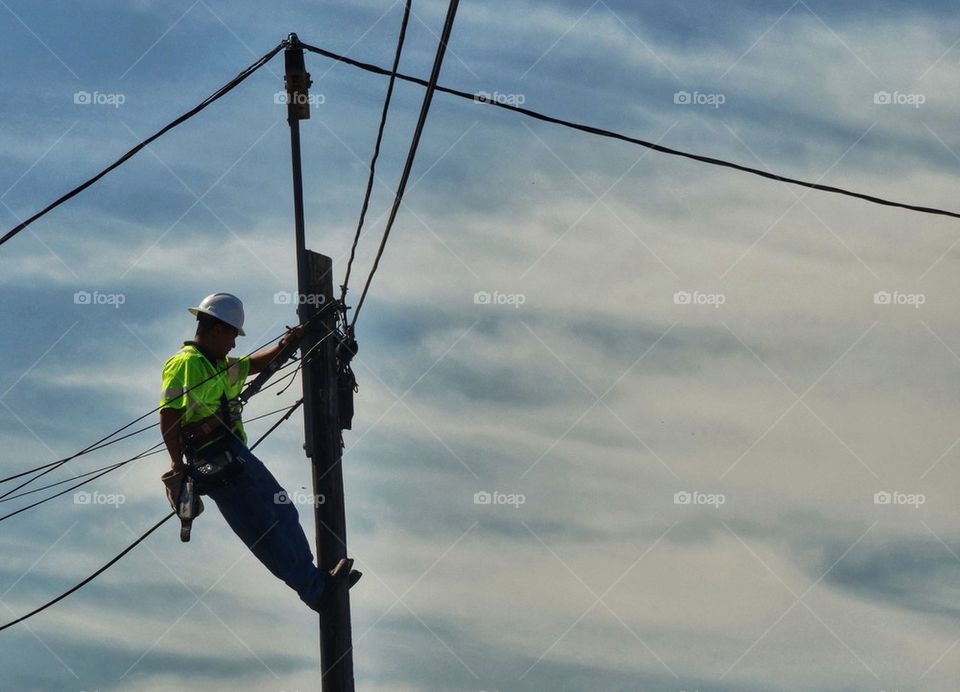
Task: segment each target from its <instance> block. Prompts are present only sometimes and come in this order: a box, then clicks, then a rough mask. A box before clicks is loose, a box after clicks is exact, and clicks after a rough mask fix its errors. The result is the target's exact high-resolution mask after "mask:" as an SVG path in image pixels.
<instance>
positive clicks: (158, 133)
mask: <svg viewBox="0 0 960 692" xmlns="http://www.w3.org/2000/svg"><path fill="white" fill-rule="evenodd" d="M286 45H287V41H281V42H280V43H279V44H278V45H277V46H276V47H275V48H273V49H271V50H270V51H269V52H267V53H266V54H264V55H263V56H262V57H261V58H259V59H258V60H257V61H256V62H254V63H253V64H251V65H250V66H249V67H247V68H246V69H244V70H243V71H241V72H240V73H239V74H237V76H236V77H234V78H233V79H231V80H230V81H229V82H227V83H226V84H224V85H223V86H222V87H220V88H219V89H217V90H216V91H214V92H213V93H212V94H210V96H208V97H207V98H205V99H204V100H203V101H201V102H200V103H199V104H198V105H196V106H194V107H193V108H191V109H190V110H189V111H187V112H186V113H184V114H183V115H181V116H180V117H179V118H177V119H176V120H174V121H172V122H170V123H168V124H167V125H164V126H163V127H162V128H160V129H159V130H157V131H156V132H155V133H153V134H152V135H150V136H149V137H147V138H146V139H145V140H143V141H141V142H140V143H139V144H137V145H136V146H135V147H133V148H132V149H130V150H129V151H127V153H125V154H124V155H123V156H121V157H120V158H119V159H117V160H116V161H114V162H113V163H111V164H110V165H109V166H107V167H106V168H104V169H103V170H102V171H100V172H99V173H97V174H96V175H95V176H93V177H92V178H90V179H88V180H87V181H86V182H83V183H81V184H80V185H78V186H77V187H75V188H73V189H72V190H70V192H68V193H66V194H65V195H63V196H62V197H60V198H59V199H57V200H54V201H53V202H51V203H50V204H48V205H47V206H46V207H44V208H43V209H41V210H40V211H38V212H37V213H36V214H34V215H33V216H31V217H30V218H29V219H27V220H26V221H21V222H20V223H19V224H18V225H16V226H14V227H13V228H11V229H10V230H9V231H7V232H6V233H5V234H4V235H3V237H2V238H0V245H3V244H4V243H5V242H7V241H8V240H10V239H11V238H12V237H13V236H15V235H16V234H17V233H19V232H20V231H22V230H23V229H25V228H26V227H27V226H29V225H30V224H32V223H33V222H34V221H36V220H37V219H39V218H40V217H41V216H43V215H44V214H46V213H47V212H49V211H52V210H53V209H55V208H57V207H58V206H60V205H61V204H63V203H64V202H66V201H67V200H69V199H71V198H72V197H75V196H76V195H78V194H80V193H81V192H83V191H84V190H86V189H87V188H88V187H90V186H91V185H93V184H94V183H95V182H97V181H98V180H100V178H102V177H103V176H105V175H106V174H107V173H109V172H110V171H112V170H113V169H115V168H117V167H119V166H120V165H121V164H123V163H124V162H126V161H127V160H128V159H130V158H132V157H133V156H134V155H135V154H137V153H138V152H139V151H140V150H142V149H144V148H145V147H147V146H148V145H149V144H150V143H151V142H153V141H154V140H156V139H159V138H160V137H161V136H163V135H164V134H165V133H167V132H169V131H170V130H172V129H173V128H175V127H176V126H177V125H180V124H181V123H184V122H186V121H187V120H189V119H190V118H192V117H193V116H195V115H196V114H197V113H199V112H200V111H202V110H203V109H204V108H206V107H207V106H209V105H210V104H211V103H213V102H214V101H216V100H217V99H219V98H220V97H221V96H224V95H226V94H228V93H229V92H230V91H232V90H233V89H234V87H236V86H237V85H238V84H240V83H241V82H243V81H244V80H245V79H246V78H247V77H249V76H250V75H252V74H253V73H254V72H256V71H257V70H259V69H260V68H261V67H263V66H264V65H266V64H267V63H268V62H270V60H271V58H273V56H274V55H276V54H277V53H279V52H280V51H281V50H283V48H284V47H285V46H286Z"/></svg>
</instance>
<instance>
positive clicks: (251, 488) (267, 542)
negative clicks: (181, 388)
mask: <svg viewBox="0 0 960 692" xmlns="http://www.w3.org/2000/svg"><path fill="white" fill-rule="evenodd" d="M231 451H232V452H234V451H235V452H236V453H237V454H238V455H239V456H241V457H242V458H243V466H242V471H241V472H240V473H239V474H238V476H237V477H236V478H235V479H234V480H233V482H231V483H230V484H228V485H225V486H222V487H220V488H214V489H211V490H210V491H209V493H208V495H209V497H210V498H212V499H213V501H214V502H215V503H216V504H217V507H218V508H219V509H220V512H221V513H222V514H223V518H224V519H226V520H227V523H228V524H229V525H230V528H231V529H233V532H234V533H236V534H237V536H239V537H240V539H241V540H242V541H243V542H244V544H246V546H247V547H248V548H249V549H250V551H251V552H252V553H253V554H254V555H255V556H256V557H257V559H258V560H260V562H262V563H263V564H264V566H265V567H266V568H267V569H269V570H270V572H271V573H273V574H274V576H276V577H277V578H279V579H281V580H283V582H284V583H286V584H287V586H289V587H290V588H292V589H293V590H295V591H296V592H297V594H298V595H299V596H300V600H302V601H303V602H304V603H306V604H307V605H309V606H311V607H313V608H316V607H317V603H318V601H319V599H320V597H321V594H322V593H323V590H324V587H325V585H326V584H327V582H328V581H329V576H328V575H327V573H326V572H324V571H323V570H321V569H319V568H318V567H317V566H316V565H314V564H313V553H312V552H311V550H310V544H309V542H308V541H307V537H306V535H305V534H304V532H303V527H302V526H301V525H300V517H299V514H298V513H297V509H296V507H294V506H293V504H292V503H290V502H283V501H280V498H284V499H286V493H285V492H284V490H283V488H282V487H281V486H280V484H279V483H277V480H276V479H275V478H274V477H273V474H272V473H270V471H269V470H267V468H266V467H265V466H264V465H263V462H261V461H260V460H259V459H258V458H257V457H256V456H254V455H253V453H252V452H250V450H248V449H247V448H246V447H245V446H243V445H240V444H235V445H232V446H231Z"/></svg>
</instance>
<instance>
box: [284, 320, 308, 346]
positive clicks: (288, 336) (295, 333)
mask: <svg viewBox="0 0 960 692" xmlns="http://www.w3.org/2000/svg"><path fill="white" fill-rule="evenodd" d="M302 337H303V325H302V324H298V325H297V326H296V327H290V328H289V329H287V331H286V332H285V333H284V335H283V336H282V337H280V343H279V344H278V346H281V347H282V346H284V345H286V344H288V343H289V342H290V341H299V340H300V339H301V338H302Z"/></svg>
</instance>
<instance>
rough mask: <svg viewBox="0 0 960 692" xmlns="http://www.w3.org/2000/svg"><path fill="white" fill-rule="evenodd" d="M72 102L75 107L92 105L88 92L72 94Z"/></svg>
mask: <svg viewBox="0 0 960 692" xmlns="http://www.w3.org/2000/svg"><path fill="white" fill-rule="evenodd" d="M73 102H74V103H75V104H77V105H81V106H86V105H88V104H90V103H92V96H91V94H90V92H89V91H77V92H74V94H73Z"/></svg>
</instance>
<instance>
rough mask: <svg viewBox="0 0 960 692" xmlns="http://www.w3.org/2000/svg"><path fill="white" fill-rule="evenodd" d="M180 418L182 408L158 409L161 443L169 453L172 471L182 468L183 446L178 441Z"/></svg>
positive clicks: (181, 417)
mask: <svg viewBox="0 0 960 692" xmlns="http://www.w3.org/2000/svg"><path fill="white" fill-rule="evenodd" d="M182 419H183V409H176V408H164V409H160V434H161V435H162V436H163V443H164V444H165V445H166V446H167V451H168V452H169V453H170V466H171V467H172V468H173V470H174V471H182V470H183V468H184V463H183V446H182V444H181V442H180V424H181V422H182Z"/></svg>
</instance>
